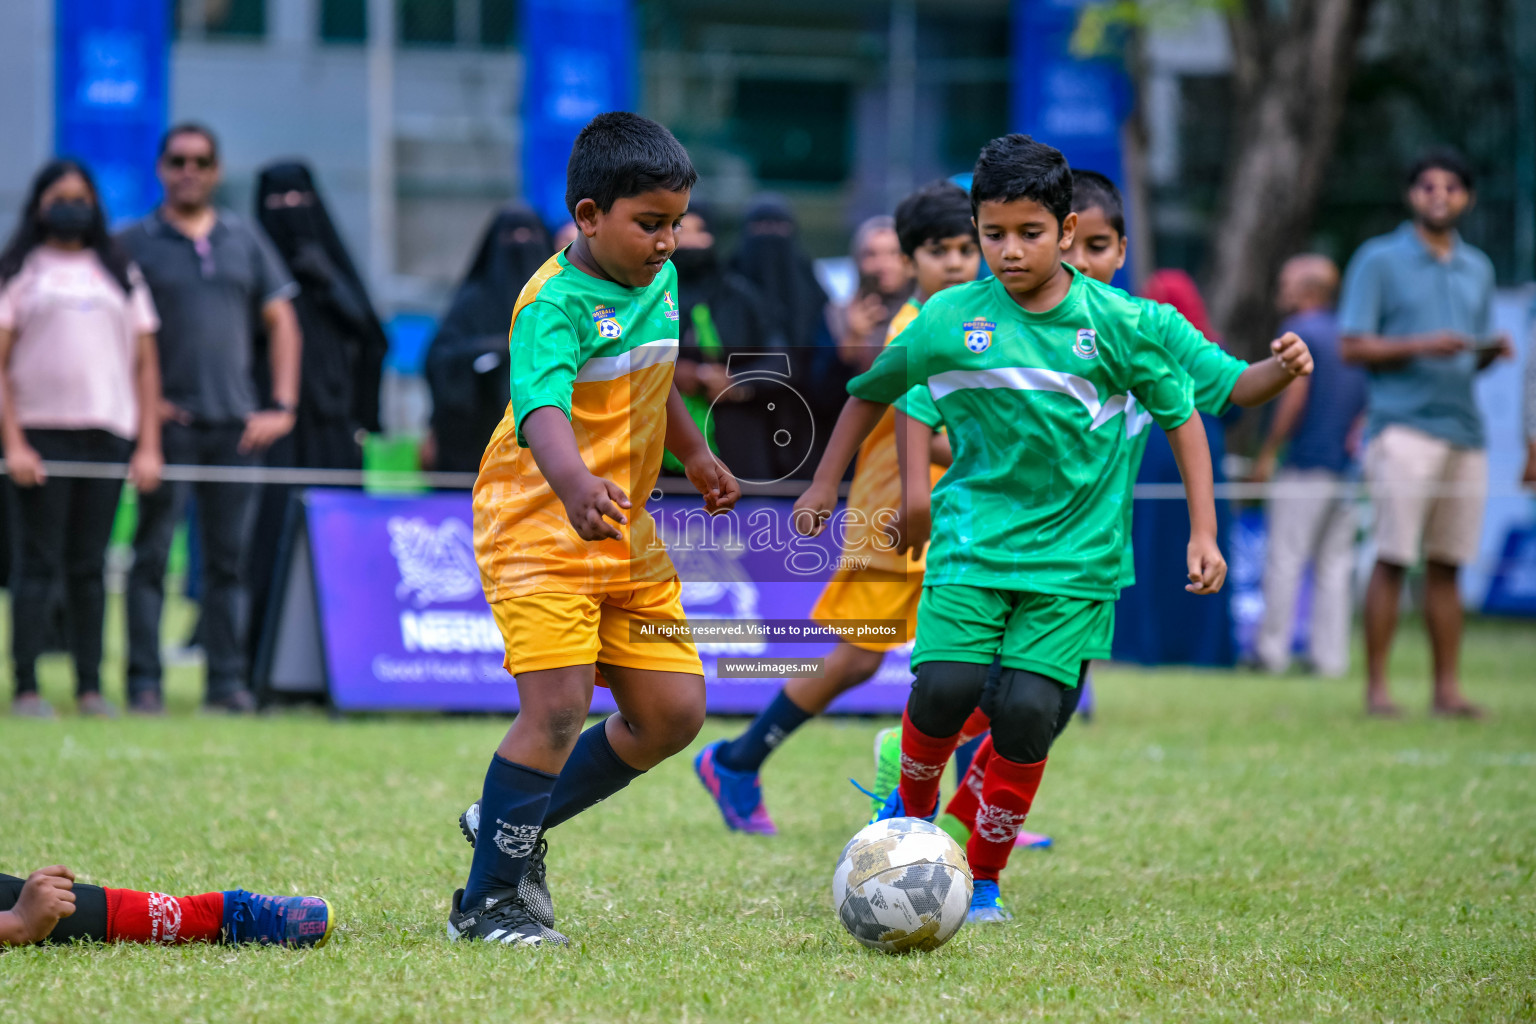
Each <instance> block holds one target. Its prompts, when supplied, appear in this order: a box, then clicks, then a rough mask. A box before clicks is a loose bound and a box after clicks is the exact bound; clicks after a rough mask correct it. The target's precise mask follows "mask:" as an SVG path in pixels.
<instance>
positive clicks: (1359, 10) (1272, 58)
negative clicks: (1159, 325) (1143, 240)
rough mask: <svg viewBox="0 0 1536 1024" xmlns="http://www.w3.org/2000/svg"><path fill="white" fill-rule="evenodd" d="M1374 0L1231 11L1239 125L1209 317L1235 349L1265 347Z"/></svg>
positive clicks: (1313, 0)
mask: <svg viewBox="0 0 1536 1024" xmlns="http://www.w3.org/2000/svg"><path fill="white" fill-rule="evenodd" d="M1372 2H1373V0H1291V2H1290V3H1289V5H1287V7H1288V9H1287V11H1286V13H1285V14H1284V15H1283V16H1275V15H1272V14H1270V13H1269V7H1270V4H1269V3H1268V2H1267V0H1242V2H1241V3H1238V4H1235V5H1233V7H1232V8H1231V9H1230V13H1229V14H1228V18H1227V25H1228V29H1229V32H1230V35H1231V39H1232V57H1233V91H1234V99H1235V101H1236V102H1235V109H1236V118H1235V131H1234V133H1233V135H1234V141H1233V153H1232V159H1231V160H1230V162H1229V167H1230V168H1231V170H1230V172H1229V175H1228V178H1227V183H1226V189H1225V195H1224V198H1223V201H1222V204H1221V213H1220V215H1219V218H1218V220H1217V222H1216V226H1215V230H1214V233H1213V238H1212V240H1213V253H1214V260H1213V264H1212V266H1211V270H1210V275H1209V283H1210V287H1209V290H1208V295H1209V297H1210V309H1211V318H1212V320H1213V322H1214V324H1215V326H1216V329H1217V330H1219V331H1221V332H1222V334H1223V336H1224V339H1225V340H1226V342H1227V346H1228V347H1229V348H1230V349H1231V350H1232V352H1233V353H1234V354H1236V355H1240V356H1244V357H1246V358H1249V359H1257V358H1260V357H1262V356H1263V355H1265V354H1266V352H1267V344H1268V341H1269V338H1270V337H1271V336H1272V332H1273V330H1274V325H1275V320H1276V314H1275V311H1274V303H1273V300H1272V296H1273V294H1274V282H1275V276H1276V274H1277V273H1278V272H1279V270H1280V265H1281V263H1283V262H1284V261H1285V259H1286V258H1287V257H1289V256H1291V255H1293V254H1295V253H1296V252H1297V251H1299V249H1300V248H1301V246H1302V245H1304V244H1305V242H1306V239H1307V232H1308V230H1309V228H1310V227H1311V219H1312V213H1313V210H1314V209H1315V208H1316V205H1317V199H1318V193H1319V191H1320V190H1321V188H1322V181H1323V172H1324V170H1325V169H1326V168H1327V166H1328V160H1329V158H1330V157H1331V156H1332V154H1333V143H1334V137H1335V136H1336V134H1337V132H1338V127H1339V120H1340V118H1341V117H1342V115H1343V112H1344V99H1345V94H1346V93H1347V91H1348V88H1349V78H1350V74H1351V72H1352V71H1353V69H1354V62H1355V50H1356V44H1357V43H1358V42H1359V38H1360V33H1361V31H1362V30H1363V29H1364V26H1365V21H1366V16H1367V14H1368V13H1369V8H1370V6H1371V4H1372Z"/></svg>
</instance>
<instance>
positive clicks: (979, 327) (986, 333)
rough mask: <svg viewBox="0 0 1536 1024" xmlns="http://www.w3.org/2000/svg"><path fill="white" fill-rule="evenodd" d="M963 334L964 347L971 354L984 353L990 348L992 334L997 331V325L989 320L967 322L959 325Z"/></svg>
mask: <svg viewBox="0 0 1536 1024" xmlns="http://www.w3.org/2000/svg"><path fill="white" fill-rule="evenodd" d="M960 329H961V330H962V331H964V332H965V347H966V348H968V349H970V350H971V351H972V352H985V351H986V350H987V349H989V348H991V347H992V332H993V331H995V330H997V324H995V323H993V322H992V321H991V320H982V319H979V318H978V319H976V320H967V321H966V322H965V323H963V324H961V325H960Z"/></svg>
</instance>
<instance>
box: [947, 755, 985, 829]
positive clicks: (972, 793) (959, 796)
mask: <svg viewBox="0 0 1536 1024" xmlns="http://www.w3.org/2000/svg"><path fill="white" fill-rule="evenodd" d="M991 760H992V737H991V736H988V737H987V738H986V739H984V740H982V741H981V746H979V747H977V748H976V756H975V757H973V758H971V767H970V770H969V771H967V772H966V773H965V778H963V779H961V780H960V788H959V789H956V790H955V795H954V796H952V797H950V798H949V803H948V804H946V805H945V807H944V813H945V814H953V815H954V816H955V817H957V818H959V819H960V820H961V821H963V822H964V823H965V827H966V828H968V829H970V830H971V831H973V832H974V831H975V830H976V812H977V810H979V809H980V807H981V786H982V779H984V778H985V777H986V774H987V764H988V763H989V762H990V761H991Z"/></svg>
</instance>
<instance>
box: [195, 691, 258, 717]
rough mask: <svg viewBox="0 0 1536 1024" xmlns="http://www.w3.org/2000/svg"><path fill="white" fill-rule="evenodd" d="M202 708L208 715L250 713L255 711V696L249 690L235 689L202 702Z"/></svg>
mask: <svg viewBox="0 0 1536 1024" xmlns="http://www.w3.org/2000/svg"><path fill="white" fill-rule="evenodd" d="M203 710H204V711H205V712H207V713H208V714H210V715H251V714H255V712H256V698H255V697H252V696H251V691H250V690H235V691H234V692H232V693H230V694H229V695H227V696H224V697H220V698H219V699H218V700H210V701H206V702H204V704H203Z"/></svg>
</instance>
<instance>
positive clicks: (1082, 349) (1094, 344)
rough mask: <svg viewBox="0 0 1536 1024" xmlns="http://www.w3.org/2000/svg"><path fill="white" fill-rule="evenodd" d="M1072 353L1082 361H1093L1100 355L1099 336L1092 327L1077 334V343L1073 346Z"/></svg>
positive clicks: (1085, 328)
mask: <svg viewBox="0 0 1536 1024" xmlns="http://www.w3.org/2000/svg"><path fill="white" fill-rule="evenodd" d="M1072 351H1073V352H1074V353H1076V354H1077V356H1078V357H1079V358H1082V359H1092V358H1093V357H1094V356H1096V355H1098V354H1099V335H1098V332H1096V331H1095V330H1094V329H1093V328H1091V327H1084V328H1083V329H1082V330H1080V331H1078V332H1077V343H1076V344H1074V345H1073V346H1072Z"/></svg>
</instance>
